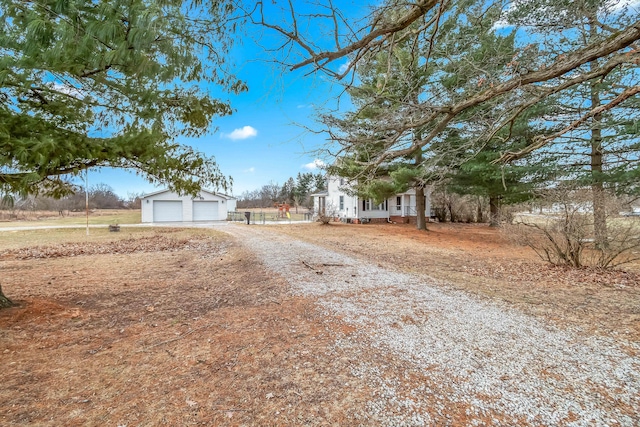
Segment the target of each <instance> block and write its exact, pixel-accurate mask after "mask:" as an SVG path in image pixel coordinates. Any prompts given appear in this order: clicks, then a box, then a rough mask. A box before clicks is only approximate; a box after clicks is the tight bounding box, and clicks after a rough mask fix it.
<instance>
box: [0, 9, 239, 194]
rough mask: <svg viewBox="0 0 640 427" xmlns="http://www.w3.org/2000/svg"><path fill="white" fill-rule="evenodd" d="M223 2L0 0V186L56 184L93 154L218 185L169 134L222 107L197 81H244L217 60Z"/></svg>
mask: <svg viewBox="0 0 640 427" xmlns="http://www.w3.org/2000/svg"><path fill="white" fill-rule="evenodd" d="M229 7H230V6H229V5H228V4H227V3H226V2H225V0H221V1H216V2H213V3H211V4H210V7H208V8H207V9H206V10H205V9H203V6H201V4H200V3H199V2H193V3H185V2H182V1H169V2H167V1H162V2H157V1H155V0H127V1H124V0H111V1H104V2H97V3H96V2H66V1H54V0H37V1H32V2H21V1H13V0H0V10H1V14H0V52H2V56H1V57H0V99H1V100H2V102H0V191H2V192H5V193H10V192H21V193H45V194H49V195H53V196H61V195H64V194H66V193H68V192H70V191H72V189H73V188H72V186H71V185H70V183H69V180H68V179H66V178H65V177H66V176H72V175H77V174H79V173H81V172H82V171H83V170H85V169H86V168H88V167H92V166H110V167H118V168H132V169H134V170H136V171H138V172H139V173H140V174H142V175H143V176H145V177H146V178H147V179H149V180H150V181H152V182H162V183H166V184H167V185H168V186H169V187H170V188H172V189H175V190H177V191H180V192H190V193H196V192H197V191H198V189H199V188H200V187H201V186H212V187H216V188H226V187H227V186H228V184H229V180H228V179H227V178H226V177H225V176H224V175H222V173H221V172H220V171H219V169H218V167H217V164H216V163H215V160H214V159H213V158H206V157H205V156H203V155H201V154H200V153H198V152H196V151H194V150H193V149H192V148H190V147H187V146H181V145H178V144H176V143H175V142H174V139H175V137H177V136H179V135H187V136H198V135H202V134H203V133H205V132H207V131H208V130H209V128H210V124H211V121H212V119H213V118H214V117H215V116H220V115H226V114H230V113H231V107H230V106H229V105H228V104H227V103H226V102H223V101H220V100H217V99H214V98H212V97H211V96H210V95H208V94H207V93H204V92H203V91H202V90H201V89H200V88H199V86H201V85H202V84H208V85H216V86H218V87H220V88H221V89H223V90H231V91H239V90H243V89H244V88H245V87H244V85H243V84H242V83H241V82H239V81H237V80H236V79H235V78H234V77H233V76H231V75H228V74H227V73H226V72H225V71H224V66H225V64H224V61H225V59H224V52H226V51H227V50H228V47H229V36H228V33H227V31H229V30H231V28H225V27H224V24H225V13H226V11H229ZM196 17H198V19H195V18H196Z"/></svg>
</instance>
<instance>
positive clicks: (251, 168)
mask: <svg viewBox="0 0 640 427" xmlns="http://www.w3.org/2000/svg"><path fill="white" fill-rule="evenodd" d="M255 171H256V168H254V167H253V166H251V167H250V168H249V169H244V170H243V171H242V172H244V173H254V172H255Z"/></svg>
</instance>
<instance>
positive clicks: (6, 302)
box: [0, 285, 14, 308]
mask: <svg viewBox="0 0 640 427" xmlns="http://www.w3.org/2000/svg"><path fill="white" fill-rule="evenodd" d="M13 305H14V304H13V302H12V301H11V300H10V299H9V298H7V297H6V296H4V294H3V293H2V285H0V308H7V307H13Z"/></svg>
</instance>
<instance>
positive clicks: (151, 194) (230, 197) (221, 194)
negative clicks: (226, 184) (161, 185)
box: [141, 189, 235, 200]
mask: <svg viewBox="0 0 640 427" xmlns="http://www.w3.org/2000/svg"><path fill="white" fill-rule="evenodd" d="M169 192H172V193H175V191H173V190H169V189H164V190H160V191H154V192H153V193H149V194H145V195H144V196H142V197H141V199H146V198H147V197H151V196H157V195H158V194H162V193H169ZM200 192H201V193H209V194H211V195H213V196H218V197H222V198H223V199H226V200H231V199H235V197H233V196H229V195H227V194H223V193H216V192H215V191H209V190H200Z"/></svg>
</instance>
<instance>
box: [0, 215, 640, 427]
mask: <svg viewBox="0 0 640 427" xmlns="http://www.w3.org/2000/svg"><path fill="white" fill-rule="evenodd" d="M274 227H277V230H279V231H280V232H282V233H286V234H290V235H292V236H295V237H297V238H300V239H305V240H308V241H313V242H314V243H318V244H322V245H325V246H327V247H330V248H332V249H336V250H342V251H345V252H348V253H350V254H355V255H357V256H358V257H362V258H363V259H367V260H375V261H376V262H377V263H379V264H381V265H384V266H389V267H393V268H395V269H398V270H403V271H411V272H417V273H420V274H428V275H430V276H432V277H434V278H436V279H439V280H440V281H442V282H443V284H442V286H452V287H455V288H459V289H463V290H465V291H467V292H471V293H474V294H479V295H482V296H484V297H486V298H490V299H498V300H501V301H505V302H506V303H507V304H510V305H513V306H514V307H516V308H518V309H520V310H523V311H525V312H528V313H530V314H533V315H535V316H541V317H544V318H547V319H550V320H552V321H553V322H557V323H559V324H562V325H569V326H574V327H579V328H583V329H585V330H587V331H589V332H593V333H597V334H603V335H610V336H616V337H617V338H623V339H627V340H629V341H634V342H638V341H640V286H639V278H640V276H639V275H638V273H637V267H638V266H637V265H632V266H631V267H630V269H629V270H628V271H615V272H598V271H592V270H580V271H572V270H566V269H561V268H552V267H547V266H546V265H544V264H543V263H541V262H540V261H538V260H537V259H536V258H535V255H534V254H533V253H532V252H530V251H529V250H528V249H526V248H520V247H515V246H513V245H511V244H510V243H509V242H508V241H506V240H505V239H504V237H503V236H502V235H500V234H499V233H498V232H497V231H496V230H494V229H490V228H488V227H486V226H471V225H440V224H436V225H432V226H431V231H429V232H427V233H425V232H418V231H416V230H414V229H413V227H411V226H404V225H371V224H370V225H347V224H332V225H330V226H320V225H319V224H305V225H293V226H288V225H280V226H274ZM38 233H39V234H38V236H37V237H36V236H35V235H34V234H33V233H26V232H25V233H24V234H19V233H14V234H0V284H1V285H2V286H3V290H4V291H5V293H6V294H7V296H9V297H11V298H12V299H14V300H15V302H17V303H18V304H19V306H17V307H14V308H11V309H6V310H2V311H0V354H1V355H2V361H3V363H4V365H5V368H8V369H5V373H4V375H3V379H2V385H3V386H2V387H0V425H7V426H13V425H16V426H17V425H50V426H58V425H66V426H80V425H113V426H116V425H122V426H124V425H128V426H134V425H135V426H147V425H148V426H152V425H206V426H210V425H230V426H231V425H233V426H235V425H275V426H277V425H354V424H358V416H359V412H358V411H357V409H358V408H361V407H363V406H364V405H365V403H366V401H367V398H368V396H370V395H371V392H372V391H371V390H369V389H368V388H367V387H368V386H367V385H366V384H365V383H364V382H362V380H361V379H359V378H358V377H355V376H353V375H350V374H349V366H350V363H351V362H352V361H354V360H357V359H358V358H360V357H362V355H360V354H351V353H349V350H336V347H335V346H333V345H332V343H333V342H334V341H335V340H336V339H339V338H344V337H345V336H346V337H348V336H349V335H350V334H351V333H353V332H354V331H353V330H352V329H350V328H349V327H347V326H345V325H343V324H342V323H341V322H340V319H333V320H332V319H326V317H322V318H321V316H322V315H321V314H320V313H319V311H318V310H317V308H316V307H315V305H314V301H313V299H311V298H301V297H291V296H290V294H288V293H287V289H286V285H285V282H284V280H283V278H281V277H278V276H277V275H273V274H271V273H268V272H267V271H266V270H265V269H264V268H263V267H262V266H261V265H260V264H259V263H258V262H257V260H256V259H255V258H253V256H252V255H251V254H249V253H248V252H247V251H246V250H245V249H243V248H242V247H241V246H240V245H239V243H238V242H235V241H233V240H232V238H231V237H229V236H228V235H226V234H223V233H220V232H216V231H212V230H204V229H192V230H189V229H181V230H178V229H155V230H154V229H146V230H142V229H140V230H135V229H132V230H127V231H123V232H122V233H117V236H116V235H115V234H116V233H112V234H111V235H110V234H109V233H106V232H103V233H102V234H98V235H93V236H92V237H91V238H85V237H83V236H82V234H80V232H73V233H76V234H72V235H69V234H68V233H72V232H67V233H65V234H62V233H58V234H56V233H55V232H54V231H50V232H49V231H39V232H38ZM38 242H46V244H43V243H38ZM444 282H446V283H444ZM376 351H377V350H375V349H371V352H376ZM367 357H375V358H378V359H381V360H382V359H384V358H385V357H387V356H386V355H385V354H369V355H367ZM454 424H455V423H454Z"/></svg>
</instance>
